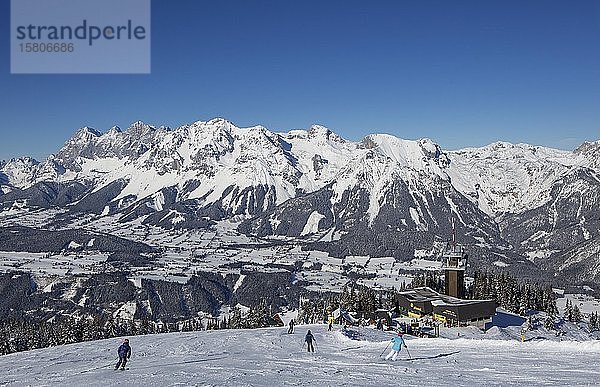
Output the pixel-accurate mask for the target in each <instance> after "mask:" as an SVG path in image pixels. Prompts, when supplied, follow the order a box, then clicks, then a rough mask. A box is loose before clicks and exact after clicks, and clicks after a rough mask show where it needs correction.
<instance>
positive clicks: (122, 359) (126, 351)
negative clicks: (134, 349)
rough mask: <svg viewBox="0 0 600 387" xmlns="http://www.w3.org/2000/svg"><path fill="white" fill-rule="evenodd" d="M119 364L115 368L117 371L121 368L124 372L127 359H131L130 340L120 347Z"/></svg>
mask: <svg viewBox="0 0 600 387" xmlns="http://www.w3.org/2000/svg"><path fill="white" fill-rule="evenodd" d="M117 352H118V353H119V362H118V363H117V365H116V366H115V370H118V369H119V367H121V369H122V370H124V369H125V364H127V359H129V358H130V357H131V347H130V346H129V339H125V340H123V344H121V346H120V347H119V349H118V351H117Z"/></svg>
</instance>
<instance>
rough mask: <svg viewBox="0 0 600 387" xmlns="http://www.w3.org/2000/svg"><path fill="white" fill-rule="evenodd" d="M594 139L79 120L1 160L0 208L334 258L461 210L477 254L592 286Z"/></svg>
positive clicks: (433, 239) (597, 152)
mask: <svg viewBox="0 0 600 387" xmlns="http://www.w3.org/2000/svg"><path fill="white" fill-rule="evenodd" d="M598 156H600V142H598V141H597V142H591V143H584V144H583V145H581V146H580V147H579V148H577V149H576V150H575V151H574V152H569V151H562V150H556V149H551V148H545V147H540V146H532V145H527V144H509V143H505V142H497V143H494V144H490V145H488V146H485V147H482V148H467V149H462V150H457V151H446V150H444V149H443V148H442V147H440V145H438V144H436V143H434V142H433V141H431V140H429V139H420V140H414V141H413V140H403V139H400V138H397V137H394V136H391V135H385V134H374V135H369V136H367V137H365V138H364V139H362V140H361V141H348V140H345V139H343V138H342V137H340V136H338V135H337V134H335V133H333V132H332V131H330V130H329V129H327V128H325V127H323V126H319V125H314V126H312V127H310V128H309V129H308V130H292V131H290V132H288V133H276V132H273V131H270V130H268V129H266V128H264V127H262V126H254V127H249V128H240V127H237V126H235V125H234V124H232V123H231V122H229V121H227V120H224V119H220V118H217V119H213V120H210V121H198V122H195V123H193V124H190V125H184V126H181V127H179V128H176V129H169V128H165V127H160V128H155V127H153V126H150V125H147V124H144V123H142V122H136V123H134V124H132V125H131V126H130V127H129V128H128V129H126V130H121V129H119V128H117V127H114V128H112V129H110V130H109V131H108V132H106V133H103V134H102V133H99V132H97V131H96V130H94V129H91V128H82V129H80V130H79V131H77V132H76V133H75V135H74V136H73V137H72V138H71V139H69V140H68V141H67V142H66V143H65V145H64V146H63V148H62V149H60V150H59V151H58V152H57V153H56V154H54V155H52V156H50V157H49V158H48V159H47V160H45V161H43V162H37V161H35V160H33V159H31V158H20V159H13V160H10V161H7V162H2V163H1V164H0V210H2V211H5V212H6V213H8V212H9V211H16V210H18V209H23V208H42V209H48V210H50V209H54V210H56V209H60V211H58V212H57V219H59V220H62V221H68V219H71V218H72V217H75V216H78V215H81V214H86V215H89V216H91V217H92V218H98V217H114V218H115V219H117V220H118V222H121V223H122V224H123V227H127V225H128V224H133V223H136V224H139V223H140V222H141V224H146V225H154V226H159V227H162V228H164V229H172V230H174V231H178V230H179V231H182V230H185V229H189V228H210V227H212V226H213V225H214V224H215V222H219V221H222V220H226V219H229V220H235V221H239V222H241V223H240V225H239V227H238V230H239V232H241V233H243V234H246V235H251V236H256V237H261V238H281V237H289V238H295V240H302V241H304V243H306V246H305V247H306V248H307V249H315V250H324V251H327V252H329V253H330V254H331V255H332V256H340V257H343V256H346V255H370V256H393V257H396V259H399V260H406V259H411V258H413V257H414V256H415V254H417V252H419V251H430V252H433V251H437V249H439V247H440V244H442V243H443V242H444V241H445V240H447V239H448V237H449V235H450V233H451V226H450V222H451V219H452V218H455V219H456V224H457V231H458V235H459V239H460V240H461V242H463V243H465V244H467V245H469V246H470V250H471V257H472V262H473V263H474V264H476V265H481V266H488V267H494V266H495V267H512V268H513V269H514V271H520V272H523V273H529V274H530V275H532V276H536V275H538V274H539V272H540V270H542V271H544V272H547V273H550V274H551V275H553V276H555V275H556V276H564V277H565V278H568V279H571V278H576V279H577V281H579V282H598V283H600V257H599V256H598V252H599V251H600V248H599V247H598V246H600V236H599V235H600V210H599V208H600V164H599V163H598V159H599V158H598Z"/></svg>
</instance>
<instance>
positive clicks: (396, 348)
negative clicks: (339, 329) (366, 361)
mask: <svg viewBox="0 0 600 387" xmlns="http://www.w3.org/2000/svg"><path fill="white" fill-rule="evenodd" d="M294 326H295V322H294V319H291V320H290V322H289V323H288V327H289V328H288V334H291V333H294ZM332 326H333V323H332V321H328V326H327V330H328V331H331V329H332ZM377 329H378V330H379V329H382V328H380V327H379V326H378V327H377ZM382 330H383V329H382ZM403 336H404V334H403V333H402V332H401V331H398V335H397V336H396V337H394V338H392V340H391V341H390V343H389V344H388V345H387V347H385V349H384V351H383V352H385V351H386V350H387V348H388V347H389V346H390V344H392V349H391V350H390V353H388V355H387V356H386V357H385V360H390V359H392V360H393V361H395V360H396V359H397V358H398V354H399V353H400V351H401V350H402V347H403V346H404V348H406V349H407V351H408V347H407V346H406V342H405V341H404V337H403ZM316 343H317V341H316V340H315V336H314V335H313V334H312V332H311V331H310V329H309V330H308V332H307V333H306V336H304V344H305V345H306V350H307V351H308V352H315V345H316ZM409 356H410V354H409Z"/></svg>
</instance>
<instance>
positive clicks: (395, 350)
mask: <svg viewBox="0 0 600 387" xmlns="http://www.w3.org/2000/svg"><path fill="white" fill-rule="evenodd" d="M392 343H394V344H393V345H392V350H391V351H390V353H388V355H387V356H386V357H385V360H389V359H390V358H391V359H392V360H396V358H397V357H398V354H399V353H400V350H401V349H402V346H403V345H404V348H406V343H405V342H404V339H403V338H402V332H398V336H396V337H394V338H393V339H392Z"/></svg>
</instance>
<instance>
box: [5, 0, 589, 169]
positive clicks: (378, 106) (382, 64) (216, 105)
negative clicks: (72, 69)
mask: <svg viewBox="0 0 600 387" xmlns="http://www.w3.org/2000/svg"><path fill="white" fill-rule="evenodd" d="M373 3H374V4H373ZM0 15H2V18H3V23H1V26H0V28H1V31H2V33H1V34H0V50H1V52H2V53H3V57H2V60H1V61H0V93H1V99H0V101H1V102H0V118H1V121H0V125H1V126H0V159H8V158H11V157H15V156H21V155H32V156H34V157H36V158H44V157H46V156H47V155H48V154H50V153H52V152H55V151H56V150H58V149H59V148H60V146H61V145H62V144H63V143H64V141H66V140H67V139H68V138H69V137H70V136H71V135H72V134H73V133H74V132H75V131H76V130H77V128H79V127H81V126H85V125H87V126H92V127H94V128H96V129H98V130H100V131H106V130H108V128H110V127H111V126H113V125H119V126H121V127H123V128H125V127H127V126H128V125H129V124H130V123H131V122H134V121H136V120H142V121H145V122H148V123H151V124H155V125H163V124H164V125H169V126H171V127H176V126H178V125H181V124H183V123H189V122H193V121H196V120H207V119H210V118H213V117H217V116H219V117H225V118H227V119H229V120H230V121H232V122H234V123H235V124H236V125H239V126H247V125H255V124H262V125H265V126H266V127H268V128H270V129H272V130H275V131H287V130H289V129H294V128H306V127H308V126H310V125H311V124H313V123H319V124H323V125H326V126H328V127H329V128H331V129H332V130H333V131H335V132H337V133H338V134H340V135H341V136H343V137H345V138H349V139H353V140H355V139H360V138H362V137H363V136H364V135H366V134H368V133H373V132H380V133H390V134H393V135H396V136H399V137H402V138H411V139H412V138H420V137H429V138H432V139H434V141H436V142H438V143H439V144H441V145H442V147H444V148H446V149H456V148H460V147H466V146H480V145H484V144H487V143H490V142H493V141H496V140H506V141H511V142H528V143H533V144H540V145H546V146H552V147H558V148H562V149H573V148H574V147H575V146H577V145H578V144H579V143H581V142H583V141H584V140H596V139H600V2H598V1H548V0H543V1H534V0H531V1H462V0H457V1H411V2H402V1H389V2H386V1H378V2H366V1H339V2H337V1H327V2H324V1H298V2H289V1H214V2H204V1H194V0H187V1H183V0H182V1H179V0H172V1H158V0H155V1H153V2H152V73H151V74H150V75H11V74H10V58H9V57H8V52H9V33H10V30H9V24H10V23H9V18H10V13H9V2H8V1H7V0H3V1H1V2H0Z"/></svg>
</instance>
